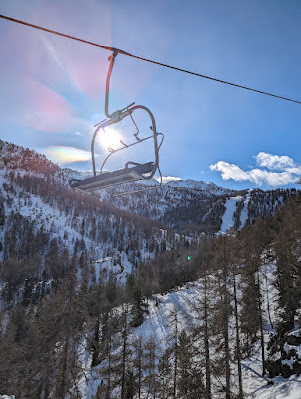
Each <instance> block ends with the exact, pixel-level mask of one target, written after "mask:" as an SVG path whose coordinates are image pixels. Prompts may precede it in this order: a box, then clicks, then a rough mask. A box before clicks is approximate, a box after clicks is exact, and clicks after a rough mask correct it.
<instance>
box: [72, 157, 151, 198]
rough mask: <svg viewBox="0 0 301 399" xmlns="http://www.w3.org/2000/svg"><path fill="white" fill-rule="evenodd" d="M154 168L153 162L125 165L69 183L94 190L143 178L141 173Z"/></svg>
mask: <svg viewBox="0 0 301 399" xmlns="http://www.w3.org/2000/svg"><path fill="white" fill-rule="evenodd" d="M153 168H154V163H153V162H148V163H145V164H139V165H137V166H134V167H132V168H129V167H126V168H123V169H119V170H115V171H114V172H106V173H103V174H101V175H97V176H94V177H89V178H88V179H84V180H75V179H74V180H72V181H71V182H70V185H71V187H72V188H78V189H80V190H82V191H88V192H89V191H94V190H98V189H100V188H106V187H110V186H113V185H117V184H122V183H128V182H133V181H137V180H144V179H145V177H144V176H143V174H145V173H151V172H152V171H153Z"/></svg>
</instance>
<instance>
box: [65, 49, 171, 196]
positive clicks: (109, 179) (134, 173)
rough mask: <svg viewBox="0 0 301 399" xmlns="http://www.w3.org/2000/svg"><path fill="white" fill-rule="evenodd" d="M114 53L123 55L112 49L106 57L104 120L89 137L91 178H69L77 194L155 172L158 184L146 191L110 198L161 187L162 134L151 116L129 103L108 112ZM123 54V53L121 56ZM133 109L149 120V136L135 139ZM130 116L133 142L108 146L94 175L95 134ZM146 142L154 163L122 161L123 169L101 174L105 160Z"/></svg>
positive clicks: (141, 106)
mask: <svg viewBox="0 0 301 399" xmlns="http://www.w3.org/2000/svg"><path fill="white" fill-rule="evenodd" d="M118 53H125V52H123V51H122V50H118V49H114V51H113V54H112V55H111V56H110V57H109V58H108V60H109V61H110V65H109V70H108V74H107V80H106V94H105V115H106V119H104V120H103V121H101V122H99V123H97V124H96V125H95V126H94V127H95V128H96V130H95V132H94V135H93V138H92V143H91V155H92V166H93V177H90V178H87V179H84V180H78V179H72V180H71V181H70V185H71V187H72V188H77V189H79V190H81V191H85V192H90V191H94V190H99V189H104V188H108V187H112V186H115V185H118V184H123V183H131V182H135V181H139V180H151V179H152V178H153V177H154V175H155V173H156V171H157V170H158V172H159V174H160V177H161V181H160V183H159V184H158V185H156V186H153V187H148V188H146V189H140V190H134V191H127V192H122V193H118V194H115V195H114V196H119V195H125V194H133V193H137V192H141V191H148V190H152V189H156V188H158V187H160V185H161V184H162V175H161V171H160V168H159V150H160V147H161V145H162V143H163V140H164V135H163V133H158V132H157V128H156V122H155V118H154V116H153V114H152V112H151V111H150V110H149V109H148V108H147V107H145V106H143V105H135V102H133V103H131V104H130V105H128V106H126V107H125V108H123V109H121V110H117V111H115V112H112V113H109V90H110V80H111V75H112V70H113V66H114V62H115V59H116V57H117V55H118ZM125 54H126V53H125ZM137 110H142V111H144V112H146V113H147V115H148V116H149V118H150V121H151V126H150V130H151V132H152V133H151V134H150V135H149V136H147V137H140V136H139V133H140V132H139V128H138V126H137V124H136V122H135V120H134V117H133V114H134V112H135V111H137ZM126 117H130V119H131V121H132V123H133V125H134V128H135V133H134V134H133V140H132V142H130V143H125V142H124V141H123V140H120V142H119V143H120V146H119V147H118V148H111V147H110V146H108V155H107V156H106V158H105V159H104V161H103V163H102V165H101V168H100V173H99V174H98V173H97V172H96V166H95V148H94V147H95V139H96V137H97V135H98V133H99V131H101V130H102V131H103V132H104V133H105V128H106V127H108V126H111V125H113V124H115V123H118V122H120V121H122V120H123V119H124V118H126ZM158 136H161V142H160V144H158ZM147 140H152V141H153V145H154V160H153V161H151V162H147V163H144V164H140V163H136V162H132V161H128V162H126V164H125V166H124V168H122V169H118V170H115V171H113V172H107V171H104V170H103V168H104V166H105V164H106V162H107V161H108V159H109V158H110V157H111V156H112V155H115V154H116V153H117V152H119V151H122V150H126V149H128V148H130V147H132V146H134V145H138V144H141V143H143V142H144V141H147Z"/></svg>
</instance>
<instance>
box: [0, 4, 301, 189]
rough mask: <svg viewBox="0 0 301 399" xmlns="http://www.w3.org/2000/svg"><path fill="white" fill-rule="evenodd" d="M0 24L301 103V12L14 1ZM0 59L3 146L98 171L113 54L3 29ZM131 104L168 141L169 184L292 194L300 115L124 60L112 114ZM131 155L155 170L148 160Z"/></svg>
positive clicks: (286, 7) (274, 7) (116, 74)
mask: <svg viewBox="0 0 301 399" xmlns="http://www.w3.org/2000/svg"><path fill="white" fill-rule="evenodd" d="M0 13H1V14H4V15H8V16H12V17H14V18H17V19H24V20H26V21H29V22H32V23H33V24H37V25H44V26H46V27H49V28H50V29H54V30H58V31H62V32H65V33H69V34H70V35H75V36H79V37H82V38H85V39H87V40H90V41H94V42H97V43H100V44H104V45H108V46H115V47H118V48H122V49H124V50H126V51H129V52H131V53H134V54H137V55H139V56H141V57H146V58H151V59H156V60H158V61H161V62H163V63H167V64H173V65H175V66H179V67H181V68H184V69H188V70H192V71H196V72H199V73H202V74H205V75H209V76H213V77H217V78H219V79H223V80H228V81H230V82H235V83H238V84H242V85H246V86H250V87H254V88H258V89H261V90H264V91H270V92H272V93H275V94H279V95H282V96H286V97H291V98H295V99H297V100H301V90H300V89H301V79H300V65H301V53H300V49H299V46H300V41H301V40H300V39H301V24H300V20H301V3H300V1H290V2H284V1H277V0H267V1H265V2H262V1H252V2H250V1H244V0H239V1H232V0H229V1H194V0H187V1H186V2H183V1H178V0H161V1H157V0H154V1H141V0H140V1H137V0H135V1H134V0H127V1H121V0H119V1H118V0H116V1H113V0H111V1H96V0H86V1H84V0H82V1H78V0H64V1H56V0H52V1H50V0H27V1H26V2H24V1H21V0H11V1H9V2H8V1H7V2H1V4H0ZM0 51H1V59H0V87H1V91H0V105H1V107H0V118H1V124H0V137H1V138H2V139H5V140H8V141H11V142H14V143H16V144H19V145H24V146H27V147H30V148H33V149H36V150H38V151H41V152H44V153H46V154H47V155H48V156H49V157H50V158H52V159H53V160H54V161H56V162H59V163H60V164H61V165H63V166H69V167H73V168H78V169H82V170H89V169H91V162H90V160H89V153H88V151H89V149H90V141H91V135H92V134H93V124H94V123H95V122H97V121H100V120H102V119H103V118H104V109H103V108H104V86H105V79H106V73H107V68H108V61H107V57H108V56H109V55H110V53H109V52H107V51H105V50H101V49H96V48H93V47H89V46H85V45H82V44H79V43H75V42H72V41H69V40H67V39H63V38H60V37H55V36H52V35H50V34H47V33H44V32H38V31H36V30H31V29H29V28H26V27H23V26H20V25H16V24H13V23H11V22H8V21H3V20H1V21H0ZM132 101H136V103H138V104H142V105H145V106H147V107H149V108H150V109H151V110H152V112H153V114H154V115H155V118H156V121H157V127H158V131H162V132H163V133H164V134H165V142H164V145H163V146H162V150H161V170H162V173H163V175H164V176H173V177H180V178H183V179H188V178H191V179H196V180H204V181H207V182H209V181H213V182H214V183H216V184H218V185H222V186H225V187H233V188H237V189H239V188H245V187H258V186H259V187H261V188H264V189H265V188H274V187H286V186H287V185H288V186H294V181H295V180H296V179H298V178H299V177H300V176H301V167H300V165H301V151H300V146H301V138H300V123H301V112H300V111H301V105H297V104H293V103H288V102H285V101H281V100H277V99H272V98H269V97H266V96H262V95H260V94H255V93H250V92H246V91H242V90H240V89H237V88H233V87H229V86H225V85H222V84H218V83H215V82H212V81H208V80H204V79H201V78H197V77H194V76H190V75H187V74H183V73H180V72H176V71H171V70H168V69H164V68H162V67H159V66H155V65H151V64H147V63H144V62H142V61H137V60H134V59H131V58H128V57H124V56H122V55H119V56H118V57H117V62H116V66H115V69H114V71H113V78H112V90H111V105H112V109H113V110H114V109H117V108H122V107H123V106H125V105H127V104H129V103H131V102H132ZM141 122H142V126H143V127H144V126H146V125H147V122H146V121H145V120H142V119H141ZM127 127H128V126H127V125H125V126H123V127H122V129H126V128H127ZM122 129H121V130H119V133H120V132H121V135H123V134H125V136H126V133H125V130H122ZM98 153H99V154H100V156H101V155H104V148H103V147H101V146H100V147H99V148H98ZM132 156H138V158H139V157H140V158H141V159H139V160H141V161H149V160H151V159H152V157H151V149H150V148H147V147H146V146H144V147H143V146H142V148H140V149H139V148H138V146H137V147H136V153H133V152H131V153H130V154H129V157H130V158H131V157H132ZM131 159H132V158H131ZM124 160H126V155H125V154H124V155H122V156H121V157H120V158H117V156H116V159H115V160H113V162H112V163H111V164H110V165H109V166H110V167H112V168H118V167H123V165H124Z"/></svg>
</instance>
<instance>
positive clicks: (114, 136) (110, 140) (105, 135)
mask: <svg viewBox="0 0 301 399" xmlns="http://www.w3.org/2000/svg"><path fill="white" fill-rule="evenodd" d="M98 140H99V143H100V145H101V146H102V147H103V148H105V149H106V150H107V149H109V148H110V149H112V150H117V149H118V148H120V147H121V146H122V144H121V143H120V140H121V134H120V132H119V131H118V130H117V129H116V128H114V127H112V126H110V127H108V128H105V129H104V131H103V132H102V134H100V135H99V139H98Z"/></svg>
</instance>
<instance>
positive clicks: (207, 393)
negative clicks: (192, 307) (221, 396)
mask: <svg viewBox="0 0 301 399" xmlns="http://www.w3.org/2000/svg"><path fill="white" fill-rule="evenodd" d="M204 282H205V286H204V344H205V363H206V391H205V397H206V399H211V379H210V373H211V370H210V352H209V334H208V302H207V272H206V271H205V281H204Z"/></svg>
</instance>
